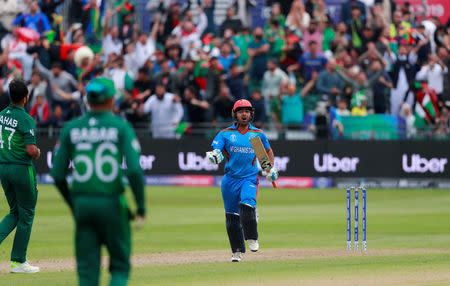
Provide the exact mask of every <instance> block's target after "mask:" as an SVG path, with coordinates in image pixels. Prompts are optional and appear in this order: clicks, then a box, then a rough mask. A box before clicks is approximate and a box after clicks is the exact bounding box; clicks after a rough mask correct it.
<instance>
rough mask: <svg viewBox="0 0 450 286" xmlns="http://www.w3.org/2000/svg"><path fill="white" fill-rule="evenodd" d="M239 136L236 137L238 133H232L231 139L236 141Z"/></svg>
mask: <svg viewBox="0 0 450 286" xmlns="http://www.w3.org/2000/svg"><path fill="white" fill-rule="evenodd" d="M236 140H237V138H236V134H231V136H230V141H231V142H236Z"/></svg>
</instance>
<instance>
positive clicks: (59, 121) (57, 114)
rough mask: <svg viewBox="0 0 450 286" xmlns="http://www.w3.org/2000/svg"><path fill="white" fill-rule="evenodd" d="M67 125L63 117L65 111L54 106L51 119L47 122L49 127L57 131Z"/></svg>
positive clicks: (58, 106)
mask: <svg viewBox="0 0 450 286" xmlns="http://www.w3.org/2000/svg"><path fill="white" fill-rule="evenodd" d="M64 123H65V120H64V117H63V109H62V108H61V106H60V105H58V104H56V105H54V106H53V112H52V115H51V116H50V119H49V120H48V121H47V127H52V128H56V129H61V128H63V126H64Z"/></svg>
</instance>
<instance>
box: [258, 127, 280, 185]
mask: <svg viewBox="0 0 450 286" xmlns="http://www.w3.org/2000/svg"><path fill="white" fill-rule="evenodd" d="M260 138H261V142H262V143H263V146H264V148H265V149H266V152H267V157H269V161H270V164H272V168H271V169H270V170H263V171H262V174H263V176H265V177H266V179H267V180H268V181H270V182H273V181H275V180H276V179H278V170H277V168H275V155H274V154H273V150H272V147H270V144H269V140H268V139H267V136H266V134H264V133H262V135H261V136H260Z"/></svg>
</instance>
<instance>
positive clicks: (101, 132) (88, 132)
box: [70, 127, 119, 144]
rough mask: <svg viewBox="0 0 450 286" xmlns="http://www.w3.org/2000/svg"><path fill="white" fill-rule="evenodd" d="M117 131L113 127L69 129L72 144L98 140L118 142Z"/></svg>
mask: <svg viewBox="0 0 450 286" xmlns="http://www.w3.org/2000/svg"><path fill="white" fill-rule="evenodd" d="M118 134H119V131H118V130H117V128H115V127H83V128H73V129H71V130H70V141H71V142H72V144H77V143H80V142H86V143H97V142H100V141H109V142H118V141H119V136H118Z"/></svg>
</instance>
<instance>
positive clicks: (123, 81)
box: [106, 56, 133, 92]
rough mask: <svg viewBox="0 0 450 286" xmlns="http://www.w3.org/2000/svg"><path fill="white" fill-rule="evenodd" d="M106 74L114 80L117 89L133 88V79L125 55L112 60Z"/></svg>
mask: <svg viewBox="0 0 450 286" xmlns="http://www.w3.org/2000/svg"><path fill="white" fill-rule="evenodd" d="M106 75H107V76H108V78H110V79H111V80H112V81H113V82H114V87H115V88H116V90H117V91H119V92H123V91H124V90H125V89H133V80H132V79H131V77H130V76H129V75H128V72H127V70H126V67H125V62H124V60H123V57H122V56H120V57H117V58H116V59H114V60H113V61H112V63H111V64H110V66H109V67H108V69H107V70H106Z"/></svg>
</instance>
